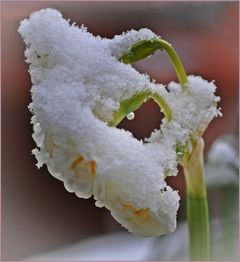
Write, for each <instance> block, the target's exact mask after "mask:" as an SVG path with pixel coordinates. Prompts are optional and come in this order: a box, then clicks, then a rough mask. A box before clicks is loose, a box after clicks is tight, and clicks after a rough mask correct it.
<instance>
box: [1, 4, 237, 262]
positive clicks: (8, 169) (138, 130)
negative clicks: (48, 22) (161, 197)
mask: <svg viewBox="0 0 240 262" xmlns="http://www.w3.org/2000/svg"><path fill="white" fill-rule="evenodd" d="M1 5H2V10H1V11H2V13H1V19H2V21H1V22H2V43H1V44H2V49H1V51H2V90H1V91H2V259H3V260H20V259H24V258H26V257H29V256H32V255H34V254H38V253H41V252H46V251H48V250H51V249H53V248H56V247H62V246H64V245H66V244H69V243H74V242H76V241H79V240H81V239H85V238H87V237H90V236H95V235H100V234H106V233H109V232H115V231H124V230H125V229H122V228H121V226H120V225H119V224H118V223H117V222H115V220H114V219H113V218H112V217H111V215H110V214H109V212H108V211H107V210H106V209H104V208H102V209H100V208H96V207H95V205H94V201H93V200H92V199H89V200H83V199H79V198H77V197H76V196H75V195H74V194H70V193H68V192H67V191H66V190H65V189H64V187H63V185H62V183H61V182H60V181H58V180H56V179H55V178H53V177H52V176H51V175H49V174H48V172H47V170H46V168H45V167H44V168H42V169H40V170H38V169H37V168H36V166H35V163H36V160H35V159H34V157H33V155H31V150H32V149H33V148H34V147H35V145H34V142H33V140H32V138H31V134H32V126H31V125H30V118H31V114H30V112H29V111H28V109H27V106H28V104H29V103H30V101H31V96H30V88H31V82H30V77H29V74H28V66H27V64H26V63H25V62H24V60H25V58H24V50H25V46H24V43H23V41H22V39H21V37H20V35H19V34H18V33H17V28H18V26H19V22H20V20H22V19H23V18H26V17H29V15H30V14H31V13H32V12H33V11H37V10H39V9H41V8H46V7H52V8H56V9H58V10H60V11H61V12H62V14H63V16H64V17H65V18H70V19H71V21H75V22H76V23H77V24H79V25H81V24H84V25H85V26H87V27H88V29H89V31H90V32H92V33H93V34H94V35H96V34H99V35H100V36H102V37H110V38H111V37H113V36H114V35H115V34H120V33H121V32H122V31H126V30H130V29H132V28H134V29H140V28H142V27H147V28H150V29H152V30H153V31H154V32H156V33H157V34H159V35H161V36H162V37H163V38H164V39H166V40H168V41H169V42H171V43H172V44H173V46H174V47H175V49H176V50H177V52H178V54H179V56H180V57H181V59H182V61H183V64H184V65H185V68H186V71H187V72H188V74H197V75H202V76H203V77H204V78H206V79H208V80H213V79H215V80H216V84H217V86H218V91H217V93H218V95H219V96H221V102H220V107H222V112H223V117H222V118H218V119H216V120H214V121H213V122H212V123H211V125H210V126H209V128H208V130H207V132H206V134H205V141H206V152H207V150H208V148H209V146H210V145H211V143H212V142H213V140H214V139H215V138H216V137H217V136H219V135H221V134H224V133H238V90H239V82H238V77H239V67H238V66H239V64H238V59H239V50H238V47H239V43H238V39H239V36H238V34H239V28H238V21H239V13H238V10H239V8H238V2H196V3H195V2H178V3H177V2H7V1H6V2H2V3H1ZM136 68H137V69H138V70H139V71H140V72H147V73H148V74H149V75H150V76H151V77H153V78H155V79H156V80H157V81H158V82H163V83H167V82H169V81H171V80H176V75H175V72H174V71H173V69H172V66H171V64H170V62H169V59H168V58H167V56H166V55H165V54H163V53H162V52H161V53H157V54H155V55H154V56H153V57H151V58H149V59H146V60H144V61H141V62H139V63H137V64H136ZM196 113H197V112H196ZM160 120H161V115H160V112H159V108H158V107H157V105H156V104H155V103H154V102H152V101H150V102H148V103H146V104H145V105H144V106H143V107H141V108H140V109H139V110H138V111H137V112H136V117H135V119H134V120H133V121H128V120H124V121H123V122H122V123H121V125H120V126H121V127H124V128H126V129H129V130H131V131H132V132H133V134H134V136H135V137H137V138H143V137H145V136H147V135H149V134H150V132H151V131H152V130H153V129H154V128H158V126H159V123H160ZM169 181H170V183H171V184H172V185H173V186H174V187H175V188H176V189H178V190H180V193H181V195H184V180H183V177H182V175H181V174H180V175H179V176H178V177H176V178H171V179H170V180H169ZM181 212H182V211H181V207H180V211H179V213H180V214H179V219H180V218H181Z"/></svg>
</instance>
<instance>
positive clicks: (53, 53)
mask: <svg viewBox="0 0 240 262" xmlns="http://www.w3.org/2000/svg"><path fill="white" fill-rule="evenodd" d="M19 32H20V34H21V35H22V37H23V39H24V41H25V43H26V45H27V49H26V51H25V55H26V57H27V60H26V61H27V63H29V67H30V69H29V72H30V74H31V79H32V83H33V86H32V89H31V92H32V103H31V104H30V106H29V108H30V110H31V112H32V113H33V117H32V124H33V127H34V133H33V138H34V140H35V141H36V144H37V147H38V148H37V149H34V150H33V153H34V154H35V156H36V158H37V160H38V164H37V166H38V167H41V166H42V165H43V164H46V165H47V167H48V170H49V172H50V173H51V174H52V175H53V176H54V177H56V178H57V179H60V180H61V181H63V183H64V186H65V188H66V189H67V190H68V191H69V192H74V193H75V194H76V195H77V196H78V197H82V198H89V197H91V196H93V197H94V199H95V200H96V205H97V206H99V207H103V206H105V207H106V208H107V209H109V210H110V211H111V214H112V215H113V217H114V218H115V219H116V220H117V221H118V222H119V223H121V224H122V225H123V226H124V227H126V228H127V229H128V230H129V231H131V232H133V233H135V234H137V235H140V236H144V237H152V236H158V235H161V234H166V233H169V232H172V231H174V229H175V227H176V213H177V210H178V206H179V195H178V192H177V191H175V190H173V189H172V188H171V187H169V186H168V185H167V184H166V181H165V177H166V176H167V175H168V176H169V175H172V176H175V175H176V174H177V164H178V159H179V154H180V155H181V154H182V151H181V150H180V149H181V148H184V147H185V146H186V143H187V141H188V139H189V138H190V136H198V135H199V133H201V132H202V131H203V130H204V129H205V128H206V126H207V124H208V123H209V122H210V120H211V119H212V118H213V117H215V116H217V115H218V114H219V111H218V110H217V108H216V102H218V100H219V98H218V97H216V96H215V95H214V92H215V89H216V86H215V84H214V83H213V82H210V83H209V82H207V81H206V80H203V79H202V78H201V77H199V76H189V77H188V88H187V90H185V91H183V90H182V89H181V86H180V84H178V83H174V82H171V83H170V84H169V85H168V87H167V89H166V88H165V86H163V85H161V84H157V83H155V82H152V81H150V78H149V76H148V75H146V74H140V73H139V72H137V71H136V70H135V69H134V68H133V67H132V66H131V65H130V64H125V63H123V62H121V61H119V60H120V59H119V58H120V57H121V55H122V54H123V53H126V52H128V51H129V50H130V48H131V46H132V45H133V44H135V43H137V42H139V41H143V40H146V39H147V40H151V39H154V38H155V37H156V35H155V34H154V33H153V32H152V31H150V30H148V29H141V30H139V31H135V30H131V31H129V32H127V33H124V34H122V35H120V36H116V37H114V38H113V39H103V38H101V37H99V36H96V37H95V36H93V35H92V34H91V33H89V32H88V31H87V29H86V28H85V27H83V26H82V27H80V28H79V27H77V26H76V25H75V24H69V21H67V20H65V19H63V18H62V15H61V14H60V13H59V12H58V11H56V10H52V9H45V10H41V11H38V12H36V13H33V14H32V15H31V17H30V18H29V19H25V20H23V21H22V22H21V25H20V27H19ZM143 94H144V95H146V96H148V97H153V98H154V99H155V100H156V101H157V102H159V105H160V106H161V105H162V104H163V103H164V105H165V108H162V110H163V111H164V110H165V111H164V113H165V116H166V117H165V118H164V119H163V121H162V124H161V127H160V130H158V131H154V132H153V133H152V134H151V136H150V137H149V138H146V139H145V141H144V142H143V141H138V140H137V139H135V138H134V137H133V136H132V134H131V133H130V132H128V131H126V130H122V129H118V128H116V127H115V126H114V124H113V122H112V121H113V119H114V116H115V115H116V114H117V113H118V112H119V109H121V106H122V103H124V101H128V99H131V98H134V97H135V96H138V95H139V96H141V95H143ZM166 108H167V109H168V110H167V111H168V112H167V111H166ZM125 113H126V114H128V113H129V112H125ZM121 117H124V116H121ZM121 117H120V119H121Z"/></svg>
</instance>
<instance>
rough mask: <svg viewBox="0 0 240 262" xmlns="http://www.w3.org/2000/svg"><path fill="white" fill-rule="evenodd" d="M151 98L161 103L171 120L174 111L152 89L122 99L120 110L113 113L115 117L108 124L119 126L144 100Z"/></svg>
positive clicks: (162, 108)
mask: <svg viewBox="0 0 240 262" xmlns="http://www.w3.org/2000/svg"><path fill="white" fill-rule="evenodd" d="M151 98H152V99H153V100H154V101H155V102H156V103H157V104H158V105H159V107H160V108H161V110H162V111H163V113H164V115H165V117H166V119H167V120H168V121H171V119H172V111H171V109H170V107H169V105H168V104H167V103H166V102H165V100H164V99H163V98H162V97H161V96H160V95H159V94H157V93H152V92H150V91H142V92H139V93H137V94H135V95H133V96H132V97H130V98H128V99H126V100H124V101H122V102H121V104H120V107H119V109H118V111H116V112H114V113H113V117H112V119H111V120H110V121H109V122H108V125H109V126H117V125H118V124H119V123H120V122H121V121H122V119H123V118H124V117H125V116H127V115H128V114H129V113H131V112H133V111H135V110H137V109H138V108H139V107H140V106H141V105H142V104H143V103H144V102H146V101H147V100H149V99H151Z"/></svg>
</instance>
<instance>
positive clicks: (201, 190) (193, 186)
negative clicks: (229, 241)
mask: <svg viewBox="0 0 240 262" xmlns="http://www.w3.org/2000/svg"><path fill="white" fill-rule="evenodd" d="M192 146H193V149H192V152H191V153H190V154H189V153H188V152H186V153H185V154H184V157H183V168H184V176H185V181H186V187H187V218H188V229H189V256H190V259H191V260H209V259H210V241H209V216H208V203H207V191H206V186H205V178H204V162H203V139H202V138H199V139H198V140H197V141H192Z"/></svg>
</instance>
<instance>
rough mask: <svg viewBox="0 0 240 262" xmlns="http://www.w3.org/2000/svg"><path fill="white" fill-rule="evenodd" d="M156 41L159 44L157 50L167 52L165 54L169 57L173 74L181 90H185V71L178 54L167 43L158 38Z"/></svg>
mask: <svg viewBox="0 0 240 262" xmlns="http://www.w3.org/2000/svg"><path fill="white" fill-rule="evenodd" d="M156 41H157V42H158V44H159V48H160V49H164V50H165V51H166V52H167V54H168V55H169V57H170V59H171V62H172V64H173V67H174V69H175V72H176V74H177V77H178V79H179V82H180V83H181V85H182V87H183V88H186V84H187V82H188V81H187V75H186V72H185V69H184V67H183V64H182V62H181V60H180V58H179V56H178V54H177V53H176V51H175V50H174V48H173V47H172V45H171V44H170V43H168V42H167V41H165V40H163V39H161V38H158V39H157V40H156Z"/></svg>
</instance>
